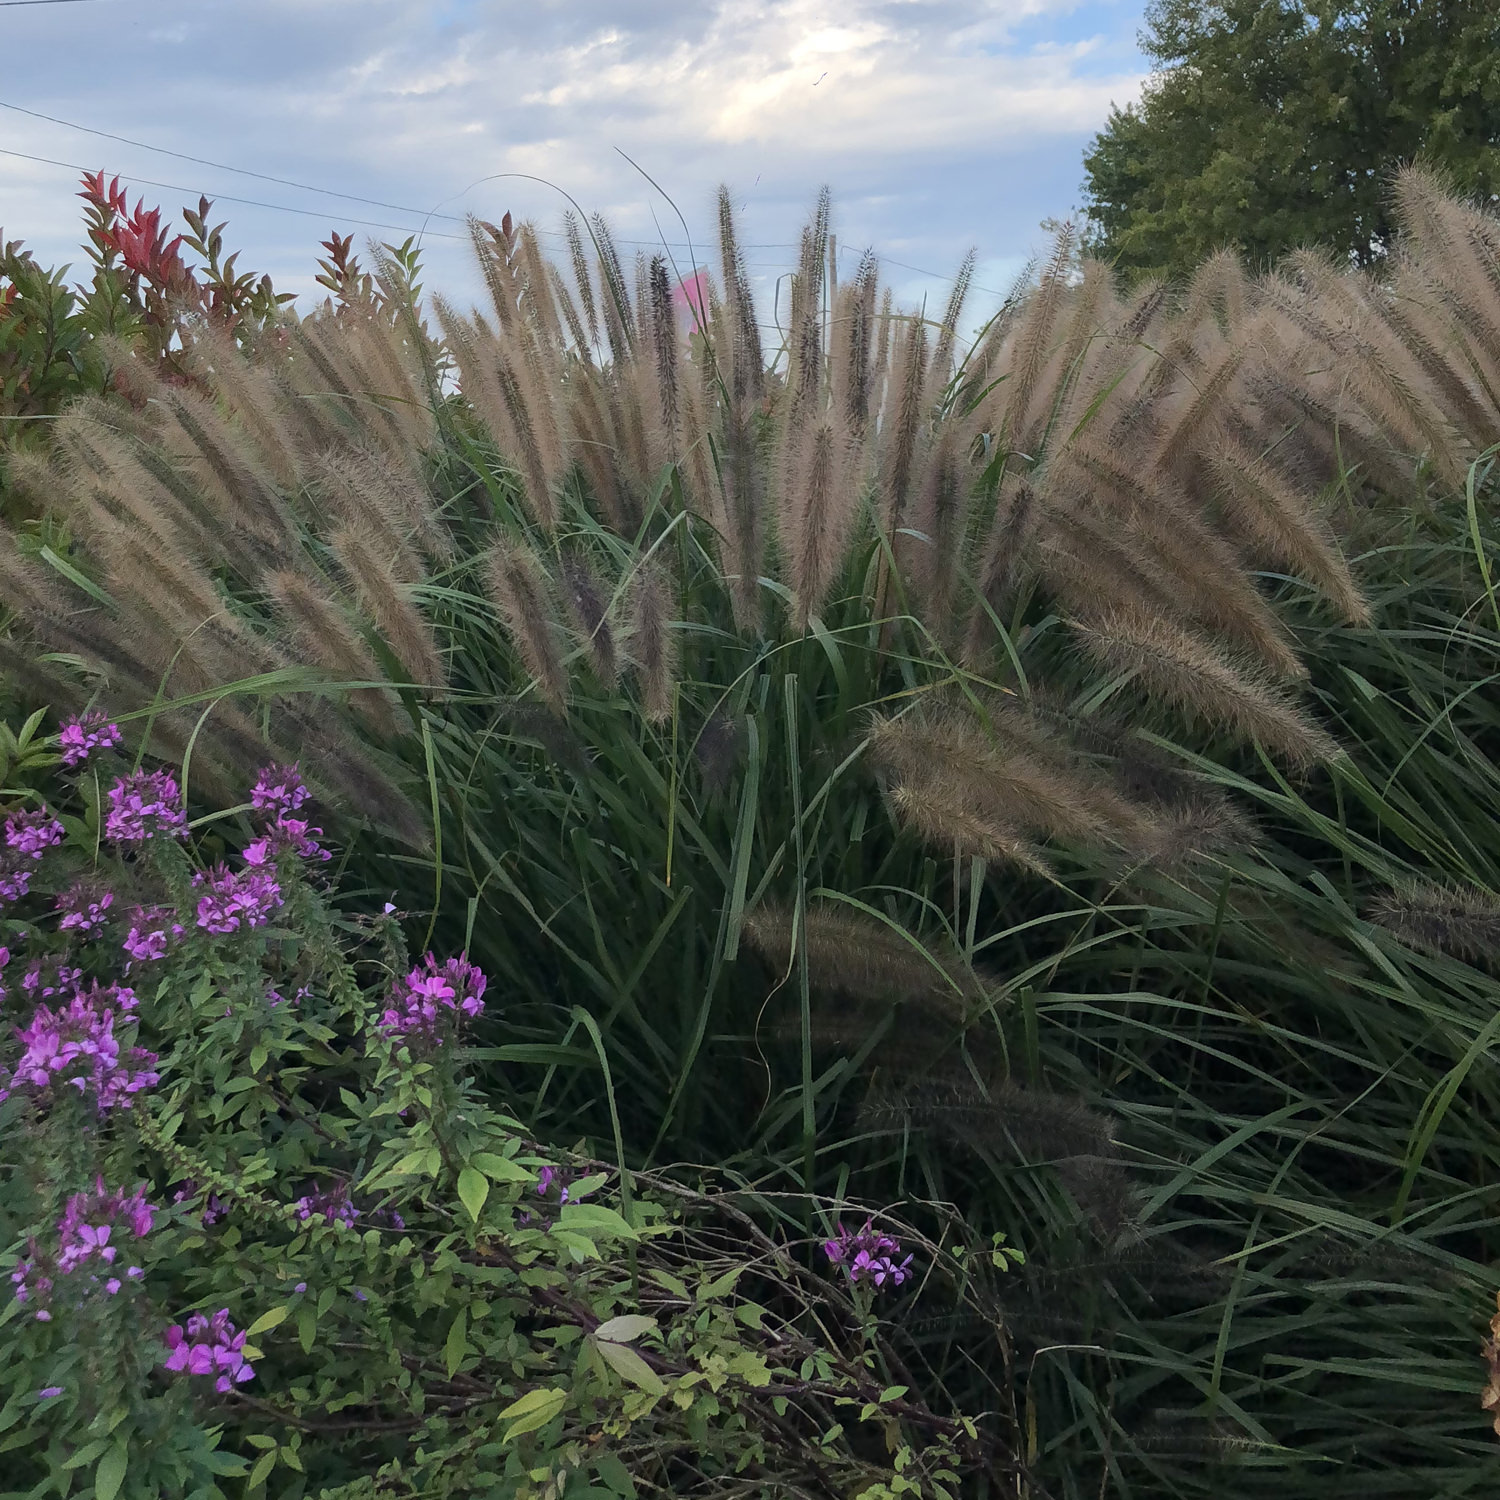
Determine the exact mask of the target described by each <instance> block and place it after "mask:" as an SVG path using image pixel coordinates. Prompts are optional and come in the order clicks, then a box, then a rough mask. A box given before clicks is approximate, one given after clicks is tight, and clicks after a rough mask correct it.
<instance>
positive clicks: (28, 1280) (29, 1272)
mask: <svg viewBox="0 0 1500 1500" xmlns="http://www.w3.org/2000/svg"><path fill="white" fill-rule="evenodd" d="M155 1212H156V1210H155V1209H154V1208H153V1207H152V1206H151V1205H150V1204H149V1203H147V1202H146V1189H145V1188H144V1187H139V1188H137V1189H136V1190H135V1192H133V1193H130V1194H127V1193H125V1191H124V1190H123V1189H121V1188H115V1189H114V1190H113V1191H111V1190H109V1189H107V1188H106V1187H105V1186H104V1179H103V1178H102V1177H96V1178H95V1179H94V1186H93V1187H92V1188H90V1189H89V1190H88V1191H87V1192H82V1193H74V1194H73V1196H72V1197H71V1198H69V1199H68V1204H67V1207H66V1208H65V1209H64V1210H63V1216H62V1218H61V1219H60V1220H59V1221H58V1225H57V1256H56V1258H55V1259H54V1260H50V1261H46V1262H44V1261H43V1260H42V1258H41V1257H40V1256H39V1255H38V1253H37V1249H36V1246H35V1244H33V1245H32V1247H31V1254H30V1255H29V1256H28V1257H27V1258H26V1259H25V1260H23V1261H21V1263H20V1264H19V1265H18V1266H17V1267H16V1269H15V1270H14V1271H12V1272H11V1276H10V1279H11V1282H12V1283H13V1284H14V1286H15V1289H16V1301H17V1302H21V1303H36V1304H40V1305H38V1306H37V1310H36V1317H37V1320H38V1321H39V1322H43V1323H46V1322H50V1321H51V1318H52V1313H51V1310H50V1308H48V1307H47V1306H46V1304H47V1302H48V1301H49V1300H50V1298H51V1294H52V1292H53V1291H54V1289H55V1288H56V1284H57V1281H58V1280H59V1279H60V1278H62V1277H72V1276H73V1275H74V1274H75V1273H76V1272H79V1271H84V1270H89V1271H90V1274H89V1275H88V1277H87V1280H86V1281H76V1282H74V1283H72V1285H73V1287H74V1288H75V1289H77V1290H79V1291H85V1290H86V1289H87V1288H89V1287H97V1286H102V1287H103V1289H104V1294H105V1296H107V1297H113V1296H115V1295H116V1294H117V1293H118V1292H119V1291H120V1289H121V1287H122V1286H123V1285H124V1284H125V1281H126V1280H128V1281H139V1280H140V1279H141V1278H142V1277H143V1276H144V1275H145V1274H146V1273H145V1272H144V1271H143V1270H142V1269H141V1268H140V1267H139V1266H133V1265H127V1266H125V1268H124V1273H125V1274H124V1280H122V1279H121V1278H120V1276H119V1275H116V1274H114V1273H115V1272H116V1271H118V1270H119V1269H120V1268H119V1267H118V1266H117V1265H116V1264H115V1262H116V1259H117V1258H118V1257H119V1255H120V1252H121V1247H122V1244H123V1242H124V1240H125V1238H126V1235H127V1233H128V1234H131V1235H134V1237H135V1238H136V1239H138V1240H139V1239H144V1238H145V1237H146V1236H147V1235H148V1234H150V1233H151V1229H152V1224H153V1219H152V1215H153V1214H154V1213H155ZM90 1267H93V1268H94V1269H92V1270H90Z"/></svg>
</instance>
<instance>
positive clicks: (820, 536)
mask: <svg viewBox="0 0 1500 1500" xmlns="http://www.w3.org/2000/svg"><path fill="white" fill-rule="evenodd" d="M852 459H853V454H852V452H851V445H850V442H849V436H848V434H847V432H845V431H844V430H843V429H842V425H841V423H840V422H839V421H838V420H837V418H836V417H834V416H833V415H832V414H831V413H825V414H823V415H822V416H820V417H819V418H818V419H817V420H816V421H815V422H814V423H813V425H812V426H811V427H809V428H808V429H807V430H806V431H805V432H804V433H803V434H802V436H801V438H800V440H799V441H798V444H797V450H796V452H795V453H794V454H793V455H792V460H791V464H790V466H789V470H788V474H787V482H786V487H785V490H784V491H783V494H782V509H781V526H780V542H781V549H782V554H783V559H784V567H785V569H786V581H787V584H788V585H789V587H790V588H791V591H792V595H793V602H792V607H791V615H792V622H793V625H794V627H795V628H796V629H797V630H799V631H803V630H806V629H807V626H808V621H809V620H810V619H811V617H812V616H813V615H814V614H816V613H817V611H818V609H819V607H820V606H821V605H822V603H823V601H824V599H825V598H826V597H827V595H828V590H829V589H830V588H831V587H832V586H833V583H834V580H835V579H836V578H837V577H838V574H839V570H840V568H841V567H842V565H843V561H844V553H845V549H846V546H847V543H848V540H849V535H850V532H851V531H852V530H853V527H854V519H855V514H856V512H857V509H858V506H859V495H858V491H857V484H858V481H857V479H856V476H855V473H854V465H853V462H852Z"/></svg>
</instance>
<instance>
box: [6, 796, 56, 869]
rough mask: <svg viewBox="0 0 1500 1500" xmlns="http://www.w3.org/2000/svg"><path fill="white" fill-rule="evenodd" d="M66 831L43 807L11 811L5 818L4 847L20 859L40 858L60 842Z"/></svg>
mask: <svg viewBox="0 0 1500 1500" xmlns="http://www.w3.org/2000/svg"><path fill="white" fill-rule="evenodd" d="M66 832H67V829H65V828H64V827H63V826H62V824H61V823H59V822H58V821H57V819H56V818H54V817H53V816H52V814H51V813H50V812H49V811H48V810H47V809H46V808H45V807H39V808H37V809H36V810H35V811H34V812H18V813H12V814H11V815H10V816H9V817H8V818H7V819H6V820H5V847H6V848H7V849H12V850H14V851H15V853H16V854H17V855H18V856H19V857H20V858H22V859H40V858H41V857H42V855H43V854H44V853H45V852H46V851H47V850H48V849H50V848H51V847H52V846H53V845H54V844H60V843H62V841H63V835H64V834H65V833H66Z"/></svg>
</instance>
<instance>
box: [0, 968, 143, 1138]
mask: <svg viewBox="0 0 1500 1500" xmlns="http://www.w3.org/2000/svg"><path fill="white" fill-rule="evenodd" d="M135 1003H136V1000H135V993H134V991H132V990H130V989H127V988H125V987H124V986H121V985H109V986H107V987H106V988H103V989H101V988H100V987H99V985H98V984H95V985H94V987H93V989H92V990H91V991H90V992H89V993H88V994H85V993H84V992H83V991H82V990H81V989H80V990H77V991H75V993H74V995H73V998H72V999H71V1000H70V1001H69V1002H68V1004H67V1005H65V1006H60V1007H58V1009H56V1010H52V1009H50V1008H49V1007H47V1006H45V1005H38V1006H37V1008H36V1013H35V1014H34V1015H33V1016H32V1018H31V1025H30V1026H21V1027H17V1028H16V1035H17V1037H18V1038H19V1039H20V1041H21V1044H22V1045H23V1046H24V1047H25V1049H26V1050H25V1052H24V1053H23V1054H22V1056H21V1060H20V1061H19V1062H18V1063H17V1064H16V1066H15V1068H14V1069H13V1070H12V1071H11V1073H10V1075H9V1077H8V1078H7V1077H5V1076H4V1075H3V1074H0V1100H3V1099H6V1098H9V1096H10V1094H11V1093H12V1092H13V1091H14V1090H16V1089H18V1088H25V1089H28V1090H29V1091H31V1092H32V1093H34V1094H36V1095H39V1096H45V1095H47V1094H48V1093H49V1091H50V1090H51V1089H52V1087H53V1085H54V1084H66V1085H68V1086H69V1087H72V1088H76V1089H77V1090H78V1091H79V1092H80V1093H81V1094H84V1095H85V1096H89V1097H92V1099H93V1101H94V1106H95V1108H96V1109H98V1110H99V1112H100V1113H101V1114H102V1113H104V1112H105V1111H106V1110H109V1109H112V1108H114V1107H115V1106H116V1105H120V1106H122V1107H123V1108H126V1109H128V1108H129V1107H130V1096H131V1095H132V1094H137V1093H139V1092H140V1091H141V1090H142V1089H145V1088H150V1087H151V1085H152V1084H154V1083H156V1082H157V1081H158V1079H159V1077H160V1074H158V1073H157V1072H156V1071H155V1069H154V1068H153V1067H152V1066H151V1065H152V1064H153V1063H154V1062H155V1061H156V1054H155V1053H154V1052H147V1051H146V1050H145V1049H144V1048H141V1047H131V1048H129V1049H128V1050H122V1049H121V1047H120V1041H119V1038H118V1037H116V1036H115V1031H114V1028H115V1014H116V1011H117V1010H118V1011H119V1012H121V1013H123V1014H128V1013H129V1012H130V1011H131V1010H133V1009H134V1008H135Z"/></svg>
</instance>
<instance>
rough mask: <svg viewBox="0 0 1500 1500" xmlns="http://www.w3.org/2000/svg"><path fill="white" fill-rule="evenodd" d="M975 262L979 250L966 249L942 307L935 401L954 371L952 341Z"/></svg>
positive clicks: (933, 373) (935, 359) (935, 355)
mask: <svg viewBox="0 0 1500 1500" xmlns="http://www.w3.org/2000/svg"><path fill="white" fill-rule="evenodd" d="M978 263H979V252H978V251H976V250H969V251H967V252H966V253H965V255H964V258H963V260H961V261H960V262H959V266H958V275H957V276H955V277H954V278H953V290H952V291H951V292H949V294H948V303H947V306H946V307H944V309H943V320H942V322H941V323H940V324H939V325H938V335H937V342H936V343H935V344H934V345H933V349H932V365H931V369H930V374H931V376H932V381H933V385H934V386H935V387H936V389H934V390H933V391H932V392H931V393H930V395H931V399H932V401H933V402H934V403H936V402H938V401H939V400H940V399H941V398H942V394H943V389H944V388H945V387H946V386H947V384H948V381H949V379H950V378H951V376H952V374H953V369H952V366H953V345H954V342H955V340H956V339H957V338H958V320H959V319H960V318H961V317H962V316H963V311H964V303H965V302H966V301H967V300H968V297H969V287H970V285H971V284H972V282H973V280H974V267H975V266H976V265H978ZM872 276H873V267H872Z"/></svg>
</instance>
